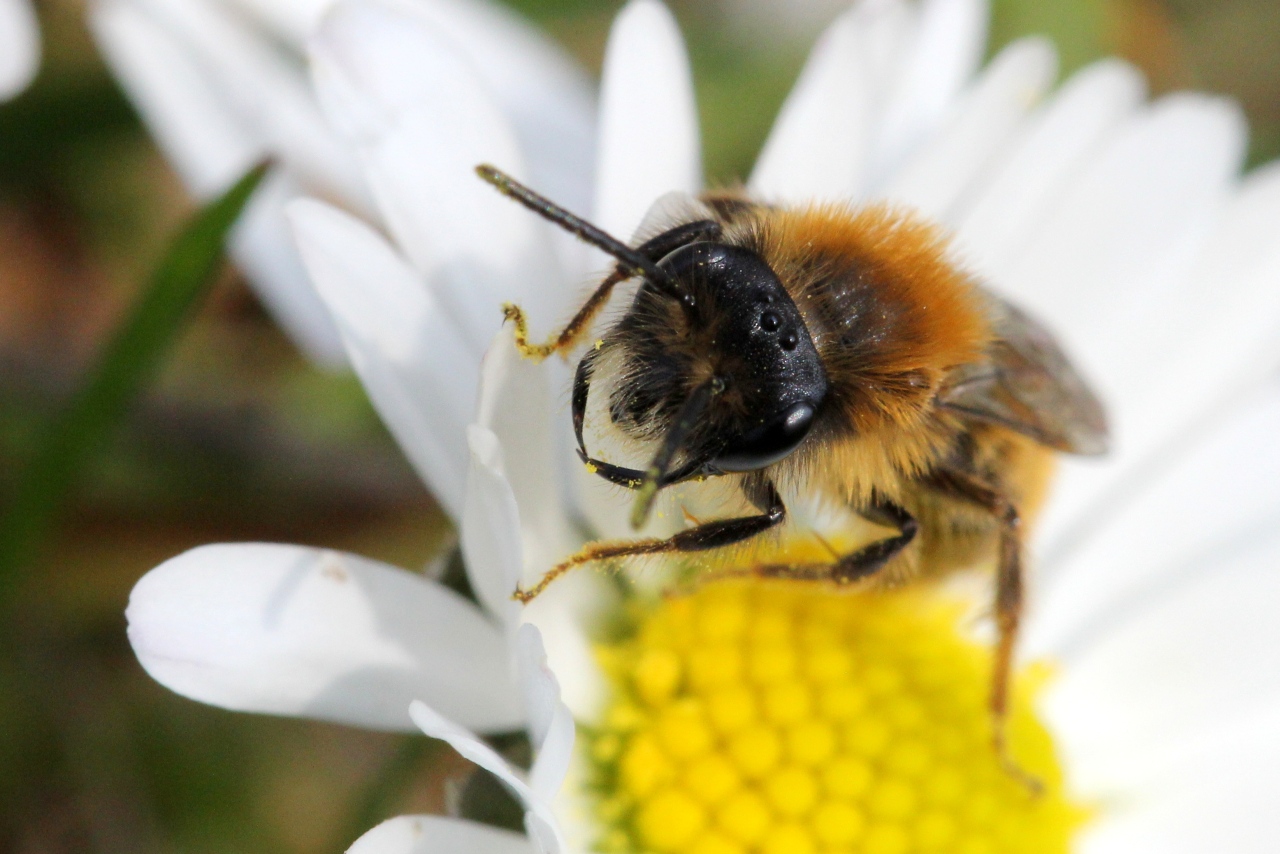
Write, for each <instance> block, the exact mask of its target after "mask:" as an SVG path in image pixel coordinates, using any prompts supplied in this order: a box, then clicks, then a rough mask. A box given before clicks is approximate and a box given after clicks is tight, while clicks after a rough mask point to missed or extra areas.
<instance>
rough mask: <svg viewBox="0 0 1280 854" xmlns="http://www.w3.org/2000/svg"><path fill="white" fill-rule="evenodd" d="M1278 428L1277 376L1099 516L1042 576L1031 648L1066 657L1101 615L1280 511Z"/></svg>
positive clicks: (1029, 642) (1029, 639)
mask: <svg viewBox="0 0 1280 854" xmlns="http://www.w3.org/2000/svg"><path fill="white" fill-rule="evenodd" d="M1277 435H1280V387H1277V386H1276V385H1275V384H1274V383H1272V384H1271V385H1270V386H1269V387H1267V388H1266V389H1264V390H1262V391H1261V392H1260V393H1259V394H1256V395H1255V396H1254V397H1253V398H1252V399H1250V400H1249V401H1247V403H1246V405H1242V406H1239V407H1237V409H1236V411H1235V412H1234V413H1233V415H1232V417H1231V418H1230V419H1229V420H1228V421H1227V422H1226V423H1224V424H1223V425H1221V426H1220V427H1219V428H1218V429H1217V430H1215V431H1213V432H1212V433H1210V434H1209V435H1208V436H1206V437H1205V438H1204V439H1203V440H1202V441H1201V442H1200V443H1199V444H1197V445H1196V446H1194V447H1190V448H1183V449H1181V453H1180V454H1179V455H1178V457H1177V459H1176V461H1175V462H1173V463H1172V464H1171V465H1169V466H1167V467H1166V468H1165V469H1164V470H1163V471H1162V473H1161V475H1160V476H1159V477H1158V478H1155V479H1153V480H1152V481H1151V482H1150V483H1149V484H1148V485H1147V486H1146V488H1145V489H1143V490H1141V491H1139V492H1136V493H1133V494H1131V495H1129V496H1127V498H1128V501H1127V502H1126V503H1125V505H1124V506H1123V507H1122V508H1119V509H1117V510H1115V511H1114V512H1112V513H1111V514H1109V515H1108V516H1107V517H1106V518H1104V519H1100V520H1098V524H1097V525H1095V527H1094V530H1093V531H1092V532H1091V536H1090V537H1089V538H1088V541H1087V543H1084V544H1081V545H1080V546H1079V547H1078V549H1077V550H1076V551H1074V552H1072V553H1071V555H1070V557H1069V558H1067V559H1065V560H1064V561H1063V562H1062V563H1060V564H1058V565H1056V566H1055V568H1054V572H1053V573H1051V574H1049V575H1048V576H1047V577H1045V578H1043V579H1041V584H1040V589H1039V590H1038V596H1037V606H1036V611H1035V618H1034V620H1033V622H1032V625H1031V626H1030V627H1029V633H1028V636H1027V638H1026V648H1027V650H1028V651H1033V652H1035V653H1036V654H1040V653H1047V654H1050V655H1053V656H1061V655H1063V654H1064V653H1065V652H1066V650H1068V649H1071V648H1074V647H1077V646H1079V645H1081V644H1082V643H1085V642H1086V639H1087V638H1088V636H1089V633H1090V631H1096V629H1097V624H1096V621H1097V620H1098V619H1100V615H1105V614H1109V613H1112V612H1113V611H1115V609H1117V608H1118V607H1120V605H1121V603H1132V602H1135V601H1140V600H1141V596H1140V591H1142V590H1147V589H1153V588H1158V587H1160V586H1161V585H1162V584H1163V583H1165V582H1164V579H1166V577H1168V576H1169V575H1170V574H1171V573H1173V574H1176V573H1177V572H1178V571H1179V568H1180V567H1183V566H1185V565H1186V564H1187V562H1188V561H1190V560H1194V559H1196V558H1200V557H1204V556H1210V555H1212V554H1213V553H1214V552H1215V551H1219V550H1222V549H1223V548H1224V547H1225V546H1224V544H1229V543H1230V542H1231V541H1232V540H1233V539H1234V538H1237V537H1239V536H1241V534H1242V533H1244V532H1248V531H1253V530H1260V529H1262V528H1264V527H1265V526H1266V524H1268V523H1269V522H1271V521H1272V520H1274V519H1277V518H1280V448H1278V447H1277V446H1276V442H1275V440H1274V437H1275V436H1277Z"/></svg>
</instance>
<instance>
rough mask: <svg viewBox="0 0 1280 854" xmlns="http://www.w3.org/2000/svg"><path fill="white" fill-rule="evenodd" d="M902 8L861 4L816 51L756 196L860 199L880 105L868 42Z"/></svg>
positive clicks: (760, 173)
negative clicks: (880, 20)
mask: <svg viewBox="0 0 1280 854" xmlns="http://www.w3.org/2000/svg"><path fill="white" fill-rule="evenodd" d="M899 9H900V7H899V6H897V5H888V4H883V3H866V2H864V3H859V4H857V5H855V6H854V7H853V8H851V9H850V10H849V11H847V12H845V13H844V14H843V15H841V16H840V17H839V18H837V19H836V20H835V22H834V23H833V24H832V25H831V26H830V27H829V28H828V29H827V31H826V32H825V33H823V34H822V37H821V38H820V39H819V40H818V42H817V44H816V45H814V48H813V51H812V52H811V53H810V54H809V60H808V62H806V63H805V66H804V69H803V70H802V71H801V72H800V77H799V79H798V80H797V81H796V84H795V87H794V88H793V89H792V90H791V94H790V95H788V96H787V100H786V102H785V103H784V104H783V105H782V109H781V111H779V113H778V117H777V119H775V120H774V123H773V130H772V131H770V133H769V138H768V139H767V140H765V144H764V148H763V149H762V150H761V152H760V157H759V158H758V159H757V160H756V165H755V168H754V169H753V170H752V172H751V180H750V181H749V182H748V187H749V188H750V190H751V193H752V195H753V196H756V197H758V198H761V199H764V200H768V201H790V202H806V201H810V200H813V199H833V200H839V199H845V198H852V197H854V196H855V195H857V193H858V190H859V189H860V188H861V186H862V176H863V172H864V171H865V169H866V167H867V159H868V152H867V147H868V143H869V141H870V138H871V122H872V115H873V110H874V108H875V106H876V104H875V93H874V92H873V90H872V84H873V79H872V74H873V70H872V68H871V58H870V57H869V56H868V55H867V53H868V51H867V47H868V44H867V42H868V40H869V38H870V37H871V33H872V31H873V30H874V29H875V28H876V24H877V23H878V22H877V21H876V20H875V19H877V18H882V17H886V16H888V15H890V14H893V13H894V12H897V11H898V10H899Z"/></svg>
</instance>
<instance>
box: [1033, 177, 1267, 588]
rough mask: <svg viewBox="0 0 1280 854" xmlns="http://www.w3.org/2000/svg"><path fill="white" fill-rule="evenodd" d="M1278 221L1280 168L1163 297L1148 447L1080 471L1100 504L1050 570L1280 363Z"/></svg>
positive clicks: (1245, 192) (1138, 398)
mask: <svg viewBox="0 0 1280 854" xmlns="http://www.w3.org/2000/svg"><path fill="white" fill-rule="evenodd" d="M1277 222H1280V166H1278V165H1276V164H1272V165H1271V166H1269V167H1267V168H1266V169H1261V170H1258V171H1257V172H1255V173H1254V174H1253V175H1251V176H1249V178H1248V179H1247V180H1246V181H1245V182H1244V185H1243V186H1242V188H1241V189H1240V191H1239V192H1238V193H1237V194H1236V195H1235V198H1233V199H1232V201H1231V202H1230V204H1229V205H1228V206H1227V209H1226V211H1225V212H1224V215H1223V216H1222V217H1220V218H1219V221H1218V224H1217V226H1216V228H1215V231H1214V233H1213V234H1212V235H1211V236H1210V238H1209V239H1208V241H1207V242H1206V244H1205V247H1204V250H1203V251H1202V252H1201V253H1200V256H1199V258H1198V259H1197V261H1196V264H1195V267H1194V268H1193V270H1192V271H1191V273H1190V275H1188V276H1186V277H1185V278H1184V281H1182V282H1181V283H1180V284H1179V286H1178V287H1177V289H1176V290H1173V291H1172V292H1171V293H1169V294H1168V295H1167V296H1166V297H1164V300H1163V304H1164V305H1167V306H1169V307H1170V310H1169V312H1168V313H1169V314H1172V315H1173V317H1171V318H1170V320H1169V322H1168V323H1166V324H1164V325H1163V328H1162V330H1161V332H1162V333H1163V335H1162V339H1161V340H1160V341H1158V342H1154V343H1152V344H1151V345H1150V346H1149V347H1148V348H1146V349H1147V350H1148V352H1147V353H1146V354H1145V358H1144V359H1143V361H1142V363H1140V366H1139V367H1138V369H1137V370H1138V372H1139V373H1140V374H1141V375H1142V376H1143V377H1144V378H1145V382H1144V383H1143V384H1141V385H1140V386H1138V387H1136V388H1134V389H1133V390H1132V392H1131V402H1130V404H1129V405H1130V408H1132V409H1136V410H1138V411H1139V412H1140V413H1142V414H1143V415H1144V416H1146V418H1145V419H1144V421H1145V422H1146V427H1147V429H1146V432H1145V433H1144V435H1143V438H1144V442H1145V445H1146V446H1147V447H1141V446H1137V442H1136V441H1135V442H1134V443H1133V444H1134V445H1135V447H1129V448H1122V449H1121V450H1122V452H1125V453H1121V454H1119V455H1117V458H1116V459H1115V460H1113V461H1112V465H1111V466H1110V467H1108V468H1107V469H1104V470H1099V471H1096V472H1094V471H1089V470H1082V471H1073V472H1071V475H1074V476H1075V480H1076V482H1075V483H1069V484H1068V488H1074V489H1075V490H1076V491H1077V493H1082V494H1086V493H1085V490H1086V489H1087V488H1091V489H1093V490H1094V492H1095V493H1096V494H1097V495H1098V496H1099V497H1097V498H1094V499H1093V500H1092V503H1090V504H1089V506H1088V508H1087V510H1085V511H1084V512H1080V513H1077V514H1076V516H1075V517H1074V519H1072V520H1071V524H1070V526H1066V525H1064V526H1063V527H1062V528H1061V529H1060V530H1059V531H1058V532H1057V535H1056V536H1055V538H1054V541H1053V543H1052V546H1053V549H1052V551H1051V552H1050V554H1049V555H1048V557H1049V558H1050V559H1051V560H1052V563H1051V566H1056V565H1057V564H1058V562H1059V561H1061V560H1062V559H1065V558H1067V557H1069V556H1070V554H1071V553H1072V552H1073V551H1074V550H1075V549H1076V548H1078V547H1080V546H1081V545H1083V544H1084V543H1085V538H1084V537H1082V536H1080V535H1079V532H1082V531H1086V530H1088V529H1090V528H1092V527H1093V526H1094V525H1096V524H1097V522H1098V520H1100V519H1105V518H1107V517H1108V516H1110V515H1112V514H1113V513H1114V512H1115V511H1114V508H1115V507H1118V506H1121V505H1123V504H1124V503H1125V501H1126V500H1127V496H1128V495H1130V494H1132V493H1134V492H1135V491H1138V490H1141V489H1144V488H1146V486H1145V485H1146V484H1147V482H1148V481H1150V479H1151V478H1152V477H1153V476H1158V475H1159V474H1160V473H1161V472H1162V471H1163V470H1164V468H1165V467H1166V466H1168V465H1169V464H1170V462H1171V461H1174V460H1176V459H1177V458H1178V457H1179V456H1180V455H1181V454H1182V453H1184V449H1185V448H1186V447H1187V446H1189V445H1191V444H1194V443H1195V442H1198V441H1202V440H1203V439H1202V437H1204V436H1206V435H1208V434H1209V433H1211V432H1212V431H1213V430H1215V429H1217V428H1218V427H1219V426H1220V425H1221V423H1222V422H1223V419H1224V418H1226V417H1229V416H1231V414H1232V413H1233V412H1234V410H1235V409H1236V408H1237V406H1238V405H1239V404H1240V401H1241V400H1242V399H1243V398H1244V397H1246V396H1247V395H1249V394H1251V393H1252V392H1254V391H1255V390H1256V388H1257V387H1258V385H1259V383H1260V382H1261V381H1263V380H1264V379H1266V378H1267V377H1268V376H1269V375H1271V374H1272V373H1273V372H1274V371H1275V369H1276V366H1277V364H1280V288H1278V287H1277V286H1276V283H1277V282H1280V243H1277V241H1276V234H1277V231H1276V223H1277ZM1067 504H1068V502H1065V501H1064V503H1063V505H1062V506H1063V507H1066V506H1067ZM1059 521H1064V520H1063V519H1062V518H1061V516H1060V517H1059Z"/></svg>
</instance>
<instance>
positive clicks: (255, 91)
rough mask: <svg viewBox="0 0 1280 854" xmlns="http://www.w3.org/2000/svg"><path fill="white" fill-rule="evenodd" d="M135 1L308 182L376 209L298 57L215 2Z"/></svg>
mask: <svg viewBox="0 0 1280 854" xmlns="http://www.w3.org/2000/svg"><path fill="white" fill-rule="evenodd" d="M133 2H135V3H137V4H138V5H139V6H141V7H143V8H145V9H146V10H147V11H148V12H149V13H150V14H151V15H152V16H153V17H154V18H155V20H156V21H158V22H159V23H161V25H163V26H164V27H165V28H166V29H167V30H168V31H169V32H170V33H172V34H173V36H174V37H175V38H176V39H178V40H180V41H181V43H182V45H183V48H184V50H185V51H186V52H187V53H188V54H189V55H191V56H192V57H193V58H195V59H196V60H197V61H198V62H199V63H200V64H201V67H202V68H203V70H204V72H205V74H206V76H207V77H208V79H209V80H210V83H211V85H212V86H213V87H215V88H216V91H217V92H218V94H219V95H220V96H221V97H222V98H223V99H224V101H225V102H226V103H227V105H228V106H229V107H230V108H231V109H233V110H234V111H235V113H236V115H237V116H238V117H239V119H240V121H241V123H242V125H243V126H244V127H245V128H247V129H249V130H250V131H251V132H252V133H254V135H255V137H256V138H258V139H260V140H261V141H262V142H263V144H264V145H265V146H266V148H267V149H268V150H269V151H271V152H272V154H273V155H275V156H276V157H278V158H279V159H280V160H281V161H282V162H283V163H284V164H285V165H286V166H287V167H288V169H289V171H290V172H291V173H292V174H294V175H295V176H296V177H297V178H298V179H299V180H300V181H301V182H302V183H303V184H304V185H306V186H307V187H308V188H310V189H311V190H312V191H313V192H315V193H317V194H322V195H332V196H335V197H336V198H338V199H340V200H341V201H342V203H343V205H344V206H346V207H349V208H353V209H356V210H358V211H360V212H361V213H363V214H366V215H368V214H369V213H371V212H372V203H371V199H370V197H369V191H368V189H367V187H366V186H365V184H364V181H363V179H362V177H361V176H360V171H359V166H358V164H357V162H356V160H355V157H354V156H353V155H352V153H351V151H350V149H349V148H348V147H347V146H346V145H345V144H344V143H343V142H342V141H341V140H340V139H339V138H338V136H337V135H336V134H335V133H334V132H333V131H332V130H331V129H330V127H329V125H328V124H327V123H326V122H325V121H324V119H323V118H322V117H321V116H320V112H319V109H318V108H317V107H316V104H315V102H314V98H313V96H312V94H311V91H310V88H309V86H308V83H307V79H306V77H305V75H304V74H303V72H302V71H301V70H300V69H299V68H298V67H297V63H296V62H294V61H291V59H290V58H289V57H287V56H286V55H284V54H283V53H282V52H281V51H279V50H277V49H275V46H274V45H273V44H271V43H270V42H268V41H267V40H266V39H265V38H263V37H262V36H261V34H259V33H257V32H255V31H253V30H252V29H251V28H249V27H248V26H246V24H245V22H244V21H243V20H242V19H241V18H239V17H238V16H236V15H233V14H231V13H230V12H229V11H228V10H227V9H226V8H225V7H224V6H223V5H222V4H219V3H216V2H212V0H133Z"/></svg>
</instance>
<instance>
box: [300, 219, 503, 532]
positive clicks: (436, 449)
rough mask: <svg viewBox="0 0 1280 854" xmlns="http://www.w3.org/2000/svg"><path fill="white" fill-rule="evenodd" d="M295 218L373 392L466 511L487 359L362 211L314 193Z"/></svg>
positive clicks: (455, 505) (386, 417)
mask: <svg viewBox="0 0 1280 854" xmlns="http://www.w3.org/2000/svg"><path fill="white" fill-rule="evenodd" d="M289 219H290V224H291V225H292V227H293V232H294V235H295V237H296V238H297V241H298V247H299V249H300V251H301V253H302V258H303V261H304V262H305V263H306V265H307V270H308V271H309V272H310V273H311V278H312V281H314V282H315V285H316V287H317V289H319V291H320V295H321V297H322V298H323V299H324V300H325V302H326V303H327V304H328V306H329V310H330V311H331V312H332V314H333V317H334V319H335V320H336V321H337V324H338V328H339V331H340V332H341V334H342V340H343V343H344V344H345V345H346V348H347V355H348V357H349V359H350V361H351V365H352V367H354V368H355V370H356V373H358V374H359V375H360V379H361V381H362V382H363V383H364V387H365V390H366V391H367V392H368V393H369V398H370V399H371V400H372V401H373V404H374V406H375V407H377V409H378V413H379V414H380V415H381V416H382V419H383V421H384V422H385V423H386V425H387V427H388V428H389V429H390V430H391V432H392V434H393V435H394V436H395V437H396V440H397V441H398V442H399V443H400V447H401V449H403V450H404V452H405V454H406V455H407V456H408V457H409V460H410V462H412V463H413V465H414V468H416V469H417V470H418V473H419V474H420V475H421V476H422V477H423V479H424V480H426V482H427V483H428V484H429V485H430V487H431V490H432V492H433V493H434V494H435V496H436V498H438V499H439V500H440V502H441V504H442V505H443V506H444V508H445V510H447V511H448V512H449V514H450V516H451V517H452V518H454V519H460V518H461V517H462V501H463V492H464V486H465V483H466V471H467V458H468V457H467V451H466V439H465V425H466V424H467V421H468V420H469V418H470V413H471V412H472V410H473V408H474V406H475V386H476V381H477V379H478V377H477V375H478V373H479V365H478V364H476V362H475V361H473V358H474V357H473V356H471V355H470V351H469V348H468V347H467V345H466V344H465V343H463V341H462V340H461V339H460V336H459V334H458V330H457V328H456V326H455V325H454V322H453V319H452V318H451V317H449V316H448V315H446V314H445V312H444V311H443V309H442V307H441V306H440V305H439V304H438V303H437V302H436V300H435V299H433V297H432V295H431V293H430V292H428V290H427V289H426V288H425V287H423V285H422V283H421V281H420V280H419V279H418V277H417V276H416V275H415V274H414V272H413V271H412V270H411V269H409V267H408V265H407V264H405V262H404V261H403V260H402V259H401V258H400V257H399V256H398V255H397V254H396V253H395V251H394V250H392V249H391V247H389V246H387V244H386V243H385V242H384V241H383V240H382V238H381V237H379V236H378V235H377V234H376V233H375V232H373V231H372V230H371V229H370V228H368V227H367V226H366V225H364V224H363V223H361V222H360V221H359V220H356V219H354V218H352V217H350V216H348V215H347V214H345V213H343V212H341V211H339V210H338V209H336V208H332V207H329V206H328V205H325V204H323V203H321V202H315V201H311V200H305V199H304V200H298V201H295V202H292V203H291V204H290V206H289Z"/></svg>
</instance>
